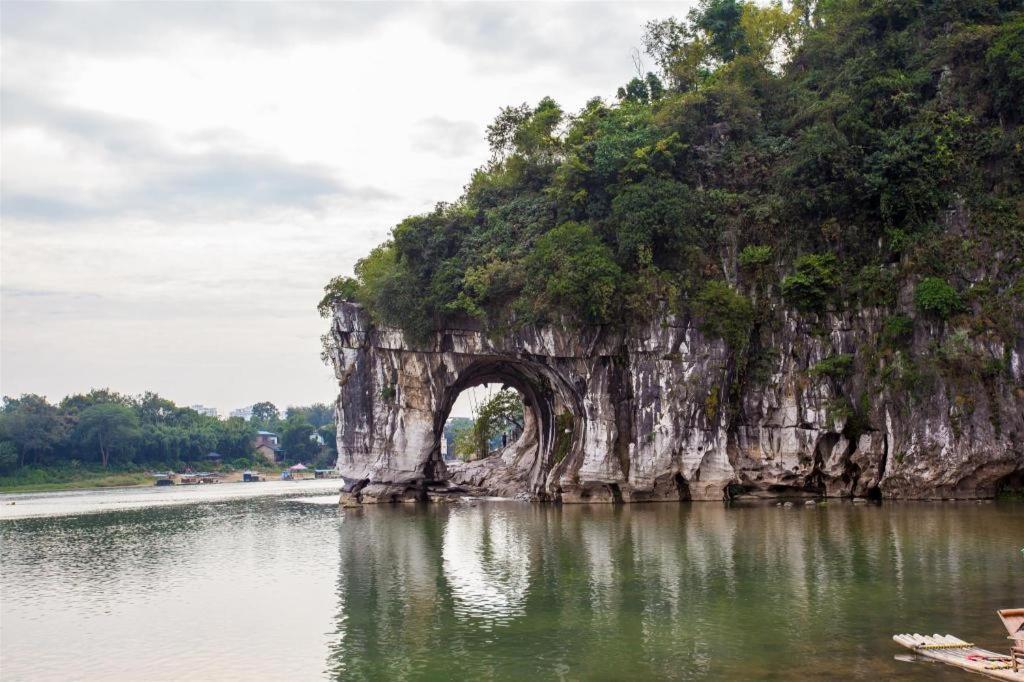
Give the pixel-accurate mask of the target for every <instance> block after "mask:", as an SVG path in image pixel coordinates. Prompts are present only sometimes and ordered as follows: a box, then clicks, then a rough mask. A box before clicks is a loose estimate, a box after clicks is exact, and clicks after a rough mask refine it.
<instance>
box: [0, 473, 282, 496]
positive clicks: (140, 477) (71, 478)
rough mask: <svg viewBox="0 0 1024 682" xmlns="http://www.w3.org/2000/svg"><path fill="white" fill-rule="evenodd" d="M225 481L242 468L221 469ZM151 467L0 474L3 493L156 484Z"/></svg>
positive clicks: (272, 475) (274, 475) (269, 477)
mask: <svg viewBox="0 0 1024 682" xmlns="http://www.w3.org/2000/svg"><path fill="white" fill-rule="evenodd" d="M280 472H281V470H280V469H271V468H265V469H262V468H261V469H260V474H261V475H262V476H264V477H265V478H266V479H267V480H272V479H274V478H277V477H278V476H279V475H280ZM218 473H220V474H221V475H222V476H223V478H222V479H221V480H222V482H223V483H234V482H237V481H241V480H242V472H241V471H221V472H218ZM153 483H154V479H153V476H152V474H151V473H150V472H147V471H109V470H102V469H99V470H97V469H33V470H31V471H27V472H24V473H22V474H19V475H17V476H0V493H45V492H58V491H61V490H88V489H102V488H134V487H146V486H152V485H153Z"/></svg>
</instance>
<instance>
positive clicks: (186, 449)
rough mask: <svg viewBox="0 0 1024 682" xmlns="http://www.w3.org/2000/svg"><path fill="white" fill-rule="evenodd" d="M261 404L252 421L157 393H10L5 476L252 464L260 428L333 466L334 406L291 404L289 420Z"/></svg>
mask: <svg viewBox="0 0 1024 682" xmlns="http://www.w3.org/2000/svg"><path fill="white" fill-rule="evenodd" d="M255 407H256V408H258V409H254V410H253V418H252V420H251V421H246V420H244V419H242V418H240V417H232V418H230V419H223V420H222V419H217V418H216V417H209V416H205V415H202V414H199V413H198V412H196V411H195V410H192V409H190V408H187V407H178V406H177V405H175V404H174V403H173V402H171V401H170V400H166V399H165V398H161V397H160V396H159V395H157V394H155V393H145V394H143V395H141V396H126V395H122V394H120V393H115V392H112V391H109V390H106V389H99V390H93V391H90V392H89V393H86V394H80V395H72V396H68V397H66V398H64V399H63V400H62V401H60V403H58V404H56V405H53V404H50V403H49V402H47V400H46V399H45V398H43V397H41V396H37V395H23V396H21V397H20V398H9V397H5V398H4V399H3V404H2V406H0V476H7V475H13V474H17V473H18V472H19V471H22V470H25V469H38V468H47V467H49V468H60V467H72V468H74V467H88V466H90V465H99V466H101V467H103V468H108V467H117V468H131V467H136V466H146V467H151V468H156V469H168V468H169V469H175V470H178V471H183V470H186V469H188V468H190V467H191V468H210V467H215V466H217V465H218V464H221V463H225V464H235V465H238V466H247V465H251V464H255V463H257V462H258V461H261V460H258V459H257V455H256V454H255V453H254V449H253V441H254V438H255V436H256V432H257V430H259V429H266V430H270V431H274V432H276V433H278V434H280V436H281V442H282V443H283V445H284V452H285V458H286V461H302V462H306V463H314V464H317V465H321V466H323V465H326V466H334V459H335V455H334V450H333V448H334V423H333V412H332V410H331V409H330V408H329V407H328V406H326V405H323V404H316V405H310V406H308V407H289V408H288V410H287V415H286V418H285V419H281V418H280V416H279V412H278V409H277V408H276V407H275V406H274V405H273V404H272V403H257V405H256V406H255ZM317 435H319V438H317V437H316V436H317ZM321 441H322V442H321ZM210 453H217V454H218V455H220V462H217V461H211V460H210V458H209V457H208V455H209V454H210Z"/></svg>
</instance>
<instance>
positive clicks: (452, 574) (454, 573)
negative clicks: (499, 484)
mask: <svg viewBox="0 0 1024 682" xmlns="http://www.w3.org/2000/svg"><path fill="white" fill-rule="evenodd" d="M519 526H520V524H516V523H514V522H513V521H512V517H511V516H510V515H508V514H503V513H500V512H492V513H481V512H480V511H479V510H472V509H470V510H466V511H464V512H453V513H452V514H451V516H449V518H448V523H447V525H446V526H445V530H444V541H443V544H442V560H443V566H444V577H445V580H446V581H447V583H448V585H449V587H450V588H451V594H452V600H453V602H454V604H455V612H456V614H457V615H459V616H460V617H472V618H483V619H488V620H493V621H496V622H502V621H507V620H508V619H510V618H514V617H516V616H520V615H523V613H525V609H526V593H527V589H528V588H529V581H530V548H529V535H528V533H527V532H525V530H526V529H524V528H521V527H519Z"/></svg>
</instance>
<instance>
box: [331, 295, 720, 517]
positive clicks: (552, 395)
mask: <svg viewBox="0 0 1024 682" xmlns="http://www.w3.org/2000/svg"><path fill="white" fill-rule="evenodd" d="M327 352H328V354H329V356H330V358H331V360H332V362H333V364H334V367H335V370H336V374H337V377H338V382H339V387H340V392H339V397H338V401H337V414H338V468H339V470H340V472H341V474H342V476H343V477H344V478H345V481H346V494H347V496H348V498H349V499H358V500H359V501H362V502H394V501H405V500H417V499H423V498H424V497H426V496H428V495H429V494H430V493H431V492H432V491H441V490H443V489H444V488H445V487H446V486H450V485H451V484H452V483H456V484H467V483H468V484H473V485H475V486H476V487H479V488H483V489H485V490H493V491H496V492H499V493H501V494H506V495H511V494H520V495H525V496H528V497H530V498H532V499H540V500H560V501H563V502H592V501H593V502H618V501H631V500H634V499H636V500H649V499H651V500H653V499H689V497H690V496H691V491H690V490H689V486H688V483H687V481H688V477H689V476H700V471H704V470H707V471H711V470H712V469H708V467H707V465H706V464H705V460H706V459H707V458H708V457H709V455H708V454H707V453H706V452H705V450H706V449H707V448H706V447H705V448H702V449H701V452H700V456H699V458H698V459H697V460H696V461H694V462H692V463H691V466H690V467H689V469H687V468H686V467H687V465H686V463H685V462H684V461H683V459H682V457H681V456H680V455H679V453H675V454H673V453H671V452H669V449H670V446H671V442H670V440H664V439H659V438H657V437H656V436H655V433H654V432H656V431H659V432H663V431H664V428H662V429H660V430H659V428H658V426H657V425H656V424H655V423H654V420H656V419H664V418H665V415H664V414H660V413H659V414H653V413H651V412H650V411H649V410H645V409H641V410H637V409H636V408H637V402H636V400H635V399H634V393H635V391H636V390H637V389H639V390H640V391H641V392H644V391H646V392H649V389H648V388H645V386H644V383H641V385H639V386H637V385H636V382H635V379H636V378H637V377H639V378H640V380H641V382H648V381H649V380H650V375H649V374H648V373H647V369H646V368H644V367H639V368H638V367H635V366H632V365H633V360H635V358H631V357H630V354H629V353H627V352H625V349H624V341H623V338H622V337H621V336H619V335H614V334H608V333H605V332H604V331H603V330H601V329H596V328H595V329H589V330H582V331H579V330H573V329H572V328H567V329H566V330H561V331H559V330H555V329H552V328H524V329H520V330H518V331H517V332H516V333H514V334H509V335H507V336H503V337H501V338H491V337H488V336H487V335H485V334H484V333H482V332H481V331H480V330H479V329H474V328H472V326H471V325H469V324H467V325H466V328H463V329H445V330H443V331H442V332H440V333H438V334H436V335H435V336H434V337H433V338H431V339H429V340H428V341H427V342H425V343H414V342H411V341H410V340H409V339H407V338H406V337H405V335H404V334H402V333H401V332H400V331H398V330H395V329H389V328H386V327H379V326H374V325H372V324H371V323H370V320H369V317H368V315H367V313H366V311H364V310H363V309H362V308H361V307H360V306H358V305H356V304H352V303H343V304H341V305H339V306H338V308H337V310H336V311H335V315H334V319H333V324H332V329H331V334H330V336H329V337H328V343H327ZM637 370H641V371H640V372H639V373H637ZM485 383H502V384H505V385H508V386H510V387H512V388H515V389H516V390H517V391H519V392H520V394H521V395H522V396H523V398H524V403H525V404H526V407H527V410H526V412H527V425H526V426H527V428H526V429H525V430H524V435H523V437H522V438H520V440H519V441H518V442H517V443H516V447H515V448H511V449H510V450H511V452H508V453H506V454H505V456H504V458H503V461H500V462H499V461H494V462H489V463H488V466H489V467H490V469H488V470H484V469H480V468H475V469H473V470H472V471H452V470H450V467H449V466H447V465H446V463H445V462H444V461H443V460H442V458H441V452H440V437H441V433H442V430H443V426H444V422H445V419H446V418H447V416H448V413H449V412H450V411H451V408H452V405H453V404H454V402H455V399H456V398H457V397H458V395H459V393H460V392H462V391H463V390H465V389H467V388H470V387H472V386H476V385H480V384H485ZM646 397H650V396H645V398H646ZM673 428H674V427H673ZM638 432H643V433H645V434H648V433H649V436H650V437H648V438H647V439H645V440H643V441H642V442H641V443H640V444H639V447H638V446H637V444H635V443H634V442H633V441H634V434H636V433H638ZM701 440H703V439H701ZM723 442H724V441H723ZM652 450H653V451H657V452H658V453H659V456H658V457H657V458H655V457H651V456H650V452H649V451H652ZM719 451H720V452H723V453H724V450H721V449H719ZM710 456H711V457H712V458H714V457H713V455H710ZM719 459H721V458H719ZM716 461H717V460H716ZM718 464H719V465H720V464H721V462H718ZM652 465H653V466H652ZM721 468H722V467H721V466H719V467H718V469H714V471H715V472H716V476H715V477H713V478H712V479H711V480H710V481H708V482H707V483H706V484H705V486H704V487H703V488H701V489H702V490H708V491H709V493H708V495H709V496H710V497H711V498H712V499H721V498H722V494H723V492H722V491H723V490H724V487H725V485H726V484H727V483H728V480H729V479H731V471H730V472H728V476H727V477H726V479H724V480H719V477H718V476H717V472H718V471H719V469H721Z"/></svg>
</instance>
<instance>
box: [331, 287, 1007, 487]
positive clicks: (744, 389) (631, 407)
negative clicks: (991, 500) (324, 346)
mask: <svg viewBox="0 0 1024 682" xmlns="http://www.w3.org/2000/svg"><path fill="white" fill-rule="evenodd" d="M809 318H810V319H808V316H799V315H796V314H792V313H781V315H780V317H779V318H778V319H777V320H776V323H775V324H773V325H772V327H771V328H766V329H761V330H759V333H758V339H759V344H760V345H761V346H762V347H763V348H765V349H772V350H771V351H765V352H760V353H755V354H753V356H754V357H756V361H754V362H749V363H746V366H743V367H739V366H737V363H736V361H735V360H734V358H733V357H732V356H731V355H730V353H729V351H728V349H727V347H726V346H725V344H724V342H723V341H721V340H720V339H709V338H706V337H704V336H703V335H702V334H701V333H700V332H699V331H698V330H697V329H696V328H695V327H694V326H693V325H691V324H690V323H689V322H688V321H687V320H683V319H679V318H677V317H675V316H673V315H671V314H667V313H666V314H665V315H663V316H662V317H661V319H658V320H656V321H654V322H652V323H650V324H649V325H647V326H645V327H643V328H632V329H629V330H627V331H625V332H611V331H608V330H605V329H600V328H591V329H584V330H582V331H579V330H570V329H569V328H567V327H566V328H561V327H559V328H555V327H544V328H533V327H525V328H522V329H520V330H518V331H515V332H513V333H509V334H506V335H503V336H501V337H499V338H492V337H489V336H487V335H485V334H484V333H482V332H481V331H479V330H476V329H446V330H444V331H443V332H440V333H438V334H437V335H435V336H434V338H433V339H432V340H431V341H430V342H428V343H425V344H415V343H412V342H410V341H409V340H407V338H406V337H405V336H404V335H403V334H402V333H401V331H399V330H395V329H388V328H375V327H374V326H372V325H371V324H370V320H369V316H368V315H367V313H366V312H365V311H364V310H363V309H362V308H361V307H360V306H358V305H357V304H353V303H341V304H339V305H338V306H337V307H336V308H335V311H334V315H333V318H332V327H331V332H330V335H329V339H328V353H329V355H330V358H331V360H332V362H333V365H334V367H335V371H336V374H337V377H338V381H339V386H340V394H339V397H338V401H337V415H338V453H339V456H338V467H339V469H340V471H341V473H342V475H343V476H344V477H345V480H346V491H348V497H349V498H350V499H358V500H361V501H362V502H376V501H397V500H402V499H415V498H422V497H424V496H426V495H427V494H428V493H429V491H430V490H432V489H442V488H444V487H445V486H449V487H450V486H451V485H452V484H456V485H460V486H468V487H472V488H474V489H476V490H479V491H481V492H488V493H491V494H502V495H513V494H517V493H518V494H524V495H527V496H530V497H532V498H534V499H544V500H552V501H555V500H560V501H562V502H581V501H608V502H614V501H623V502H630V501H633V502H637V501H647V500H676V499H693V500H721V499H724V498H729V497H738V496H778V495H814V496H822V495H824V496H858V497H887V498H973V497H990V496H992V495H993V494H995V493H996V492H997V490H998V489H999V487H1000V486H1001V485H1004V484H1007V483H1010V482H1013V483H1017V482H1019V481H1020V480H1021V479H1022V477H1024V388H1022V387H1024V349H1022V348H1020V347H1013V348H1010V347H1004V346H1003V345H1002V344H1000V343H998V342H994V341H993V342H990V343H980V342H978V341H975V340H970V339H968V338H967V337H966V336H957V335H956V333H955V332H953V331H950V330H945V329H942V328H940V327H938V326H935V327H929V326H928V325H927V324H920V325H917V326H916V327H915V329H914V332H913V338H912V339H908V340H907V344H908V347H907V348H906V352H905V353H904V354H897V355H896V356H895V359H894V358H893V357H888V356H887V357H885V358H883V359H880V358H879V357H878V356H877V355H876V354H875V348H874V347H873V346H874V345H875V343H876V342H875V341H874V340H875V339H878V338H879V336H880V328H881V325H882V316H881V314H876V313H875V312H873V311H872V310H870V309H869V310H866V311H860V312H859V313H855V314H854V313H851V314H848V315H826V316H820V317H818V316H809ZM936 324H938V323H936ZM937 342H941V343H943V344H944V345H943V348H947V347H948V348H947V351H946V352H947V360H948V362H947V367H946V369H945V370H944V371H942V372H933V373H930V374H928V373H926V375H924V376H921V375H920V373H918V374H913V373H912V372H910V370H908V369H907V367H905V366H902V363H904V362H905V360H904V358H907V357H913V356H914V355H915V353H924V352H925V350H926V349H928V348H933V347H934V345H935V344H936V343H937ZM836 358H841V359H842V360H843V362H836V361H835V359H836ZM957 358H960V359H961V360H962V359H963V358H971V359H972V362H981V363H983V364H984V362H985V361H987V360H991V361H992V366H993V367H997V368H998V369H995V370H993V371H992V372H990V373H987V374H984V373H983V374H980V375H979V374H978V373H976V372H975V373H972V372H962V373H959V374H958V373H957V371H956V366H957V364H956V363H957V361H958V360H957ZM830 359H831V361H832V364H831V365H830V364H829V362H830ZM822 363H824V364H822ZM823 368H824V369H823ZM911 375H912V376H911ZM908 376H909V377H910V378H908ZM911 379H912V380H911ZM483 383H504V384H506V385H508V386H512V387H514V388H516V389H517V390H519V392H520V393H521V394H522V395H523V397H524V402H525V403H526V414H527V424H526V429H525V430H524V434H523V436H522V438H521V439H520V440H519V441H518V442H516V443H515V444H513V445H511V446H510V447H509V448H507V449H506V450H505V451H504V452H503V453H502V454H501V455H500V456H497V457H492V458H490V460H489V461H485V462H483V463H480V464H475V465H471V466H466V465H457V466H454V467H450V468H449V467H448V466H446V465H445V463H444V462H443V461H442V460H441V456H440V446H439V438H440V434H441V430H442V428H443V425H444V421H445V419H446V418H447V416H448V412H449V410H450V409H451V406H452V404H453V403H454V401H455V398H456V397H457V396H458V394H459V392H461V391H462V390H463V389H465V388H468V387H470V386H474V385H478V384H483Z"/></svg>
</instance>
